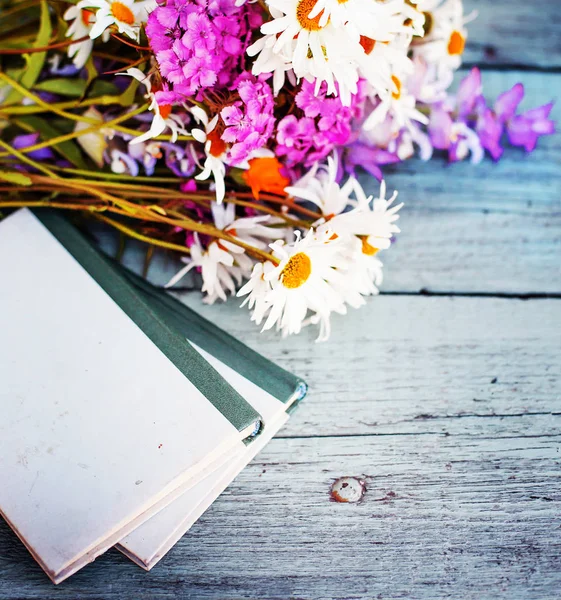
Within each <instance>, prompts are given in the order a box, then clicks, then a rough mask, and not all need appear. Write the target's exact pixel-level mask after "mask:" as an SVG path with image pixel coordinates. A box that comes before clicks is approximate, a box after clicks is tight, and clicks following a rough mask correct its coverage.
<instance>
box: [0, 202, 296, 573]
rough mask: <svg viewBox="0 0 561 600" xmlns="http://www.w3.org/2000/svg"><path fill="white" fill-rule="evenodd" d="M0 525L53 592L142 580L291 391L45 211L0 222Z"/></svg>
mask: <svg viewBox="0 0 561 600" xmlns="http://www.w3.org/2000/svg"><path fill="white" fill-rule="evenodd" d="M0 276H1V278H2V285H3V291H2V294H1V296H0V331H1V337H0V381H1V382H2V385H1V386H0V481H1V485H0V513H1V514H2V516H3V517H4V519H5V520H6V521H7V522H8V524H9V525H10V526H11V527H12V529H13V530H14V531H15V532H16V534H17V535H18V536H19V538H20V539H21V541H22V542H23V543H24V544H25V546H26V547H27V548H28V550H29V551H30V552H31V554H32V555H33V557H34V558H35V559H36V560H37V562H38V563H39V564H40V565H41V567H42V568H43V569H44V571H45V572H46V573H47V575H48V576H49V577H50V578H51V579H52V581H53V582H54V583H59V582H61V581H63V580H64V579H66V578H67V577H69V576H70V575H72V574H73V573H75V572H76V571H77V570H79V569H81V568H82V567H84V566H85V565H87V564H88V563H90V562H92V561H93V560H94V559H95V558H96V557H97V556H99V555H100V554H102V553H103V552H105V551H106V550H108V549H109V548H111V547H112V546H116V547H117V548H118V549H119V550H121V552H123V553H124V554H125V555H126V556H128V557H129V558H130V559H131V560H132V561H134V562H135V563H137V564H138V565H140V566H141V567H143V568H144V569H151V568H152V567H153V566H154V565H155V564H156V563H157V562H158V561H159V560H160V559H161V558H162V557H163V556H164V555H165V554H166V552H167V551H168V550H169V549H170V548H171V547H172V546H173V545H174V544H175V543H176V542H177V541H178V540H179V539H180V538H181V537H182V536H183V535H184V534H185V533H186V532H187V531H188V530H189V528H190V527H191V526H192V525H193V523H195V521H196V520H197V519H198V518H199V517H200V516H201V515H202V513H203V512H204V511H205V510H206V509H207V508H208V507H209V506H210V505H211V504H212V502H213V501H214V500H215V499H216V498H217V497H218V496H219V495H220V494H221V492H222V491H223V490H224V489H225V488H226V487H227V486H228V484H229V483H230V482H231V481H232V480H233V479H234V478H235V477H236V475H237V474H238V473H239V472H240V471H241V470H242V469H243V468H244V467H245V466H246V465H247V464H248V462H249V461H251V459H252V458H253V457H254V456H255V454H256V453H257V452H258V451H259V450H260V449H261V448H262V447H263V446H264V445H265V444H266V443H267V442H268V441H269V440H270V439H271V438H272V437H273V436H274V435H275V434H276V433H277V432H278V430H279V429H280V428H281V427H282V426H283V425H284V424H285V423H286V421H287V419H288V413H289V412H290V410H291V409H292V408H294V406H295V405H296V403H297V402H298V401H299V400H301V399H302V398H303V396H304V395H305V393H306V385H305V383H304V382H303V381H302V380H301V379H299V378H298V377H295V376H294V375H291V374H290V373H287V372H286V371H284V370H283V369H281V368H280V367H278V366H276V365H274V364H272V363H271V362H269V361H267V360H266V359H265V358H263V357H262V356H260V355H259V354H257V353H256V352H254V351H253V350H251V349H249V348H248V347H246V346H245V345H243V344H242V343H241V342H239V341H238V340H236V339H234V338H232V337H231V336H229V335H228V334H226V333H225V332H223V331H221V330H220V329H218V328H217V327H216V326H215V325H213V324H212V323H210V322H209V321H206V320H205V319H203V318H202V317H200V316H199V315H197V314H196V313H194V312H192V311H190V310H189V309H188V308H187V307H186V306H184V305H183V304H181V303H180V302H179V301H177V300H175V299H174V298H173V297H171V296H170V295H168V294H167V293H165V292H164V291H162V290H160V289H157V288H155V287H153V286H151V285H150V284H149V283H147V282H146V281H144V280H142V279H141V278H138V277H136V276H135V275H133V274H131V273H129V272H128V271H125V270H123V269H121V268H120V267H119V266H118V265H116V264H115V263H113V262H112V261H111V260H110V259H108V258H107V257H105V256H104V255H102V254H101V253H100V252H99V251H97V250H96V249H95V248H94V247H93V246H92V245H91V244H90V243H89V242H88V241H87V240H86V239H85V238H84V237H83V236H82V234H81V233H80V232H79V231H78V230H76V229H75V228H74V227H73V226H72V225H71V224H70V223H69V222H68V221H67V220H66V219H65V218H63V217H61V216H60V215H59V214H57V213H55V212H52V211H45V212H36V213H34V212H31V211H29V210H27V209H23V210H20V211H18V212H16V213H14V214H12V215H10V216H9V217H7V218H5V219H4V220H3V221H1V222H0Z"/></svg>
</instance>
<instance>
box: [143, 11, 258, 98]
mask: <svg viewBox="0 0 561 600" xmlns="http://www.w3.org/2000/svg"><path fill="white" fill-rule="evenodd" d="M261 23H262V16H261V12H260V10H259V7H258V5H254V4H244V5H243V6H239V7H238V6H236V4H235V0H210V1H208V2H207V1H206V0H169V1H168V2H166V3H165V4H162V5H161V6H158V8H156V9H155V10H154V11H153V12H152V13H151V14H150V17H149V18H148V23H147V25H146V33H147V35H148V39H149V41H150V46H151V48H152V50H153V51H154V53H155V55H156V59H157V60H158V64H159V66H160V72H161V74H162V75H163V77H164V78H165V79H166V80H167V81H168V82H169V83H171V84H172V85H173V90H174V92H176V93H177V94H181V95H184V96H189V97H193V96H197V95H198V96H199V97H201V96H200V94H201V92H203V91H205V90H215V89H220V88H230V87H231V85H232V83H233V81H234V80H235V79H236V77H237V76H238V74H239V73H240V70H241V67H242V64H243V61H244V55H245V51H246V49H247V46H248V44H249V41H250V40H249V38H250V36H251V34H252V31H254V30H255V29H257V28H259V26H260V25H261Z"/></svg>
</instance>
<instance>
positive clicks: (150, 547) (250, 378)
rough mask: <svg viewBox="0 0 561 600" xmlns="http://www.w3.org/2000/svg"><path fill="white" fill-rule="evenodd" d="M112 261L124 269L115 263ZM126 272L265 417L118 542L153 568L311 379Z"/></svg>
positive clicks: (282, 418)
mask: <svg viewBox="0 0 561 600" xmlns="http://www.w3.org/2000/svg"><path fill="white" fill-rule="evenodd" d="M112 264H113V265H114V266H115V268H117V269H121V267H119V266H118V265H116V263H112ZM122 272H123V274H124V275H125V276H126V277H127V278H128V279H129V280H130V282H131V283H132V284H133V285H134V286H135V287H137V288H138V290H139V293H142V294H143V295H144V296H145V299H146V301H147V302H148V303H150V305H151V306H152V308H153V309H154V310H156V311H158V312H159V314H160V316H161V317H162V318H164V319H166V320H167V323H168V324H169V325H170V327H173V328H175V330H176V331H177V332H178V333H180V334H181V335H183V336H184V337H185V338H187V339H188V340H189V341H190V343H191V344H192V345H193V347H194V348H195V349H196V350H197V351H198V352H199V353H200V354H201V355H202V356H203V357H204V358H205V359H206V360H207V361H208V362H209V363H210V364H211V365H212V366H213V367H214V368H215V369H216V370H217V371H218V372H219V373H220V374H221V375H222V376H223V377H224V379H226V381H228V383H230V384H231V385H232V387H234V389H236V390H237V391H238V392H239V393H240V394H241V395H242V396H243V397H244V398H245V399H246V400H247V401H248V402H249V403H250V404H251V405H252V406H253V407H254V408H255V410H256V411H257V412H258V413H259V414H260V415H261V417H262V419H263V423H264V430H263V432H262V433H261V435H260V436H259V438H258V439H257V440H256V441H254V442H253V443H252V444H251V445H250V446H248V447H247V449H246V450H245V452H243V453H239V454H236V455H233V456H231V457H230V458H229V459H228V460H227V461H226V462H225V463H224V464H223V465H221V466H220V467H219V468H217V469H216V470H213V471H212V472H210V473H209V474H207V476H206V477H205V478H204V479H203V480H202V481H201V482H199V483H198V484H197V485H196V486H195V487H193V488H191V489H189V490H188V491H187V492H185V493H183V494H182V495H181V496H180V497H178V498H177V499H175V500H174V501H173V502H172V503H170V504H169V505H168V506H166V507H165V508H164V509H163V510H162V511H160V512H159V513H158V514H156V515H155V516H153V517H152V518H151V519H149V520H148V521H146V522H145V523H143V524H142V525H140V526H139V527H137V528H136V529H135V530H134V531H133V532H132V533H130V534H129V535H128V536H127V537H125V538H124V539H122V540H121V541H120V542H119V544H117V546H116V547H117V549H119V550H120V551H121V552H123V553H124V554H125V555H126V556H128V557H129V558H130V559H131V560H133V561H134V562H135V563H136V564H138V565H139V566H141V567H142V568H144V569H146V570H150V569H151V568H152V567H154V565H155V564H156V563H157V562H158V561H159V560H161V559H162V558H163V556H164V555H165V554H166V553H167V552H168V551H169V550H170V549H171V548H172V547H173V546H174V545H175V543H176V542H177V541H178V540H179V539H180V538H181V537H183V535H185V533H186V532H187V531H188V530H189V529H190V527H191V526H192V525H193V524H194V523H195V522H196V521H197V520H198V518H199V517H200V516H201V515H202V514H203V513H204V511H205V510H207V509H208V507H209V506H210V505H211V504H212V503H213V502H214V501H215V500H216V498H218V496H219V495H220V494H221V493H222V492H223V491H224V490H225V489H226V488H227V487H228V485H230V483H231V482H232V481H233V480H234V479H235V477H236V476H237V475H238V474H239V473H240V472H241V471H242V470H243V468H245V466H246V465H247V464H248V463H249V462H250V461H251V460H252V459H253V458H254V457H255V456H256V455H257V453H258V452H259V451H260V450H261V449H262V448H263V447H264V446H265V445H266V444H267V443H268V442H269V441H270V440H271V439H272V438H273V436H274V435H276V433H277V432H278V431H279V429H280V428H281V427H282V426H283V425H284V424H285V423H286V422H287V420H288V413H289V412H292V410H294V408H295V407H296V406H297V404H298V403H299V402H300V401H301V400H302V399H303V398H304V396H305V395H306V393H307V384H306V383H305V382H304V381H303V380H302V379H301V378H299V377H298V376H296V375H293V374H292V373H289V372H288V371H285V370H284V369H282V368H281V367H279V366H278V365H276V364H274V363H273V362H271V361H269V360H267V359H266V358H265V357H263V356H262V355H260V354H259V353H257V352H255V351H254V350H252V349H251V348H249V347H248V346H246V345H245V344H243V343H242V342H241V341H240V340H238V339H236V338H234V337H232V336H230V335H229V334H228V333H226V332H225V331H223V330H221V329H220V328H218V327H217V326H216V325H214V324H213V323H211V322H210V321H208V320H207V319H205V318H204V317H202V316H201V315H199V314H198V313H196V312H195V311H193V310H191V309H190V308H188V307H187V306H185V305H184V304H182V303H181V302H180V301H179V300H177V299H176V298H174V297H173V296H171V295H170V294H168V293H167V292H166V291H164V290H162V289H159V288H156V287H155V286H153V285H152V284H150V283H148V282H147V281H146V280H144V279H142V278H141V277H139V276H137V275H135V274H133V273H131V272H130V271H128V270H126V269H122ZM195 341H196V343H195ZM199 344H200V345H199ZM201 346H202V347H201ZM219 357H220V358H219Z"/></svg>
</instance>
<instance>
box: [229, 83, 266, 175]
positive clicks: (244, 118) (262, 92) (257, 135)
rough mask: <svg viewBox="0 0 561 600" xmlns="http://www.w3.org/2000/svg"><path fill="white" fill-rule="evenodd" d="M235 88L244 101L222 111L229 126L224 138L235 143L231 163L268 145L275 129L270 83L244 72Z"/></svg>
mask: <svg viewBox="0 0 561 600" xmlns="http://www.w3.org/2000/svg"><path fill="white" fill-rule="evenodd" d="M235 87H236V88H237V91H238V94H239V97H240V99H239V100H236V101H234V102H233V103H232V104H229V105H228V106H226V107H224V108H223V109H222V110H221V111H220V116H221V117H222V120H223V122H224V124H225V125H226V128H225V129H224V132H223V133H222V139H223V140H224V141H225V142H226V143H228V144H232V145H231V146H230V149H229V151H228V155H229V159H230V162H231V164H239V163H241V162H243V161H245V160H247V159H248V158H249V157H250V156H251V154H253V153H254V152H255V151H256V150H259V149H260V148H262V147H263V146H265V145H266V144H267V142H268V141H269V139H270V138H271V136H272V134H273V131H274V129H275V118H274V116H273V110H274V107H275V102H274V100H273V93H272V91H271V88H270V86H269V84H268V83H266V82H265V81H261V80H258V79H256V78H255V77H253V76H252V75H250V74H249V73H244V74H243V75H242V76H241V77H240V78H239V80H238V81H237V82H236V85H235Z"/></svg>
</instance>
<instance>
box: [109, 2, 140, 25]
mask: <svg viewBox="0 0 561 600" xmlns="http://www.w3.org/2000/svg"><path fill="white" fill-rule="evenodd" d="M111 14H112V15H113V16H114V17H115V21H120V22H121V23H126V24H127V25H132V24H133V23H134V14H133V12H132V10H131V9H130V8H129V7H128V6H127V5H126V4H123V3H122V2H112V3H111Z"/></svg>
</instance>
